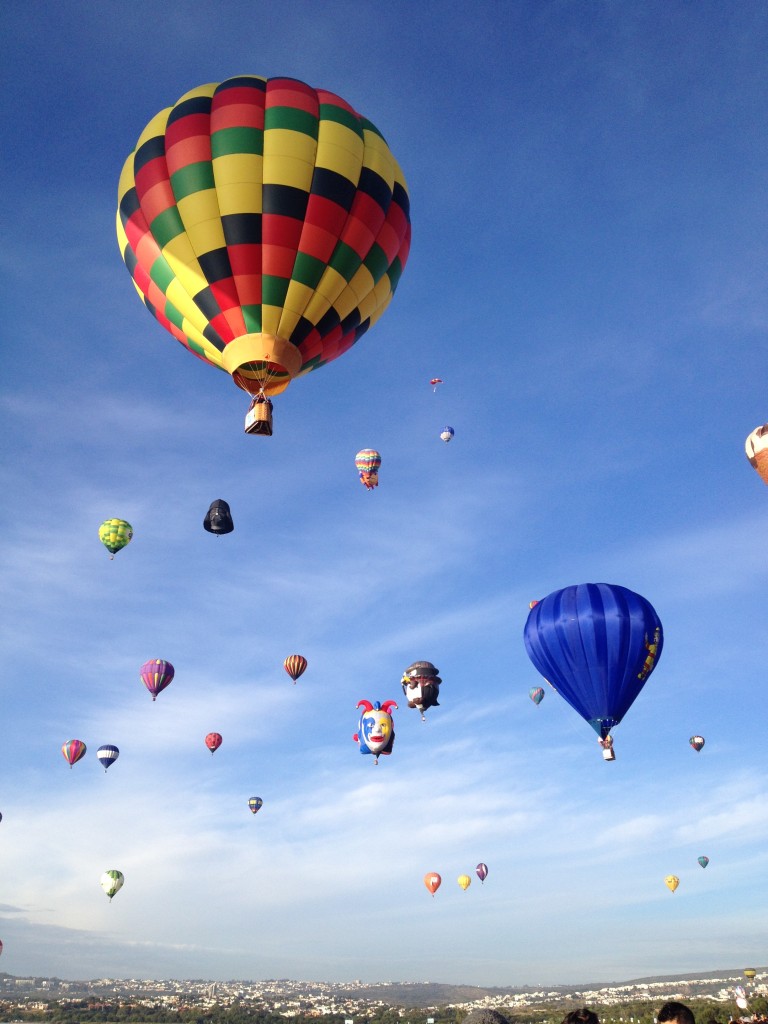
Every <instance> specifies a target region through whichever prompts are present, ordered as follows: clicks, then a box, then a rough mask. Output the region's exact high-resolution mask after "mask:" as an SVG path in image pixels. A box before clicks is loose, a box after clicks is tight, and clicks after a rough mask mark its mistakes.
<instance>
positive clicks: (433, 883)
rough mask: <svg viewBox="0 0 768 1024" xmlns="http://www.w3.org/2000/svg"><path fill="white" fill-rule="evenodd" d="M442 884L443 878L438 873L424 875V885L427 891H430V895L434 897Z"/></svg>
mask: <svg viewBox="0 0 768 1024" xmlns="http://www.w3.org/2000/svg"><path fill="white" fill-rule="evenodd" d="M441 882H442V878H441V877H440V875H438V873H437V872H436V871H428V872H427V874H426V875H424V885H426V887H427V889H429V891H430V893H431V894H432V895H433V896H434V895H435V893H436V892H437V890H438V889H439V888H440V883H441Z"/></svg>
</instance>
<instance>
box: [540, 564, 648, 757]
mask: <svg viewBox="0 0 768 1024" xmlns="http://www.w3.org/2000/svg"><path fill="white" fill-rule="evenodd" d="M524 638H525V647H526V650H527V651H528V657H529V658H530V659H531V661H532V662H533V664H534V665H535V667H536V668H537V669H538V671H539V672H540V673H541V675H542V676H544V678H545V679H546V680H550V681H551V684H552V686H553V687H554V688H555V689H556V691H557V692H558V693H559V694H560V695H561V696H562V697H564V698H565V700H566V701H567V702H568V703H569V704H570V705H571V707H572V708H573V709H574V710H575V711H577V712H578V713H579V714H580V715H581V717H582V718H583V719H585V721H587V722H589V724H590V725H591V726H592V728H593V729H594V730H595V732H596V733H597V734H598V737H599V739H600V740H601V741H602V743H601V745H602V746H603V757H604V758H605V759H606V760H613V759H614V756H615V755H614V752H613V743H612V738H611V737H610V735H609V734H610V731H611V729H612V728H613V727H614V726H615V725H618V723H619V722H620V721H621V720H622V718H623V717H624V715H625V714H626V713H627V711H628V710H629V708H630V707H631V705H632V703H633V701H634V700H635V698H636V697H637V695H638V694H639V693H640V690H641V689H642V688H643V686H644V684H645V681H646V680H647V678H648V676H649V675H650V674H651V672H652V671H653V669H654V668H655V666H656V663H657V661H658V659H659V657H660V655H661V651H662V646H663V642H664V641H663V633H662V628H661V622H660V621H659V617H658V615H657V614H656V612H655V611H654V609H653V607H652V606H651V604H650V603H649V602H648V601H646V599H645V598H644V597H641V596H640V595H639V594H635V593H634V592H633V591H631V590H627V589H626V587H620V586H615V585H612V584H608V583H584V584H580V585H578V586H571V587H566V588H565V589H564V590H557V591H555V592H554V593H552V594H549V596H548V597H545V598H543V599H542V600H541V601H538V602H537V603H536V604H534V605H533V607H532V608H531V609H530V611H529V613H528V620H527V622H526V624H525V630H524ZM609 739H610V740H611V742H610V743H609V742H608V740H609Z"/></svg>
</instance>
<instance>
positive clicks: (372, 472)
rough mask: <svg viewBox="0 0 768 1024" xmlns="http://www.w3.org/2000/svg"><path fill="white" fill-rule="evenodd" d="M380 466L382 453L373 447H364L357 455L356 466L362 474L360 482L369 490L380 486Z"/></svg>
mask: <svg viewBox="0 0 768 1024" xmlns="http://www.w3.org/2000/svg"><path fill="white" fill-rule="evenodd" d="M379 466H381V455H380V454H379V453H378V452H377V451H375V449H373V448H363V449H362V451H359V452H358V453H357V455H356V456H355V468H356V469H357V472H358V473H359V474H360V483H361V484H362V485H363V487H365V488H366V489H367V490H369V491H372V490H373V488H374V487H378V486H379Z"/></svg>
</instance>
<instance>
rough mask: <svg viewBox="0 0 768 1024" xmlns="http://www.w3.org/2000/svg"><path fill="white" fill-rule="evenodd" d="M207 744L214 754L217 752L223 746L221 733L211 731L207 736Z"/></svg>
mask: <svg viewBox="0 0 768 1024" xmlns="http://www.w3.org/2000/svg"><path fill="white" fill-rule="evenodd" d="M205 745H206V747H208V749H209V750H210V752H211V753H212V754H215V753H216V751H217V750H218V749H219V747H220V746H221V733H218V732H209V733H208V735H207V736H206V737H205Z"/></svg>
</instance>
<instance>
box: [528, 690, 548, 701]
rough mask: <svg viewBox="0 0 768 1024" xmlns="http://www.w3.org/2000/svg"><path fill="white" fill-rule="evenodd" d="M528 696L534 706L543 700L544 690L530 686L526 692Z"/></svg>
mask: <svg viewBox="0 0 768 1024" xmlns="http://www.w3.org/2000/svg"><path fill="white" fill-rule="evenodd" d="M528 696H529V697H530V698H531V700H532V701H533V703H534V704H537V705H538V704H541V702H542V701H543V700H544V690H543V688H542V687H541V686H532V687H531V688H530V690H529V691H528Z"/></svg>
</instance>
